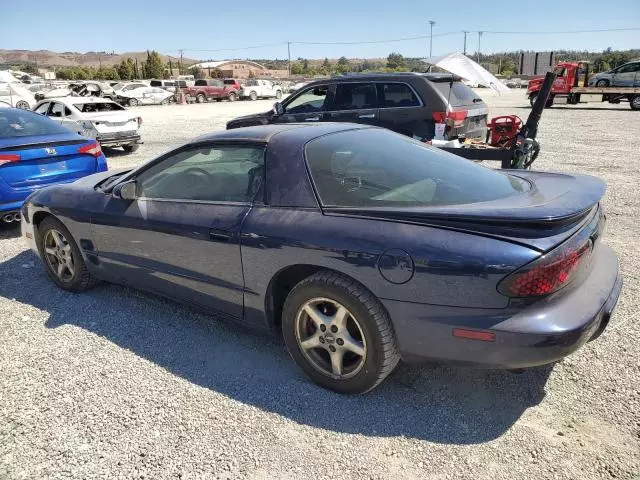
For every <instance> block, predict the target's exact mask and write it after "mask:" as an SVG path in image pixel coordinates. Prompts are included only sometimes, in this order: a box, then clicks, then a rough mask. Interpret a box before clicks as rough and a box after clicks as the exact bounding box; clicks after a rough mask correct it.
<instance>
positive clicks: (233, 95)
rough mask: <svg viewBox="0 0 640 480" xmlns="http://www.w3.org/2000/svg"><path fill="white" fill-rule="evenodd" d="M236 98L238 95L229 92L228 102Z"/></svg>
mask: <svg viewBox="0 0 640 480" xmlns="http://www.w3.org/2000/svg"><path fill="white" fill-rule="evenodd" d="M237 99H238V95H236V94H235V93H234V92H231V93H230V94H229V101H230V102H235V101H236V100H237Z"/></svg>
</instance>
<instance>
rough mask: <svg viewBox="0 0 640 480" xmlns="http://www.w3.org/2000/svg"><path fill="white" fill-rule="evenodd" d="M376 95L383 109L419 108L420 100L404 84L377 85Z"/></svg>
mask: <svg viewBox="0 0 640 480" xmlns="http://www.w3.org/2000/svg"><path fill="white" fill-rule="evenodd" d="M378 93H379V96H380V106H381V107H383V108H392V107H419V106H420V100H418V97H417V96H416V94H415V93H414V92H413V90H412V89H411V87H410V86H409V85H407V84H406V83H381V84H378Z"/></svg>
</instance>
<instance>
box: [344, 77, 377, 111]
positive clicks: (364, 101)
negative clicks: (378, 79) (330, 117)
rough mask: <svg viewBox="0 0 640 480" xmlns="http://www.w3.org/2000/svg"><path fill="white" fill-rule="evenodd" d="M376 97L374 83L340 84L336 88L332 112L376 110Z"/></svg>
mask: <svg viewBox="0 0 640 480" xmlns="http://www.w3.org/2000/svg"><path fill="white" fill-rule="evenodd" d="M377 106H378V96H377V93H376V85H375V84H374V83H341V84H338V85H337V86H336V96H335V100H334V107H333V109H334V110H359V109H363V108H376V107H377Z"/></svg>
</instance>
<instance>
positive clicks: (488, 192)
mask: <svg viewBox="0 0 640 480" xmlns="http://www.w3.org/2000/svg"><path fill="white" fill-rule="evenodd" d="M305 153H306V158H307V163H308V165H309V170H310V172H311V176H312V178H313V182H314V183H315V186H316V190H317V192H318V195H319V197H320V201H321V202H322V204H323V205H325V206H338V207H394V206H398V207H401V206H443V205H458V204H467V203H476V202H487V201H491V200H496V199H499V198H503V197H507V196H509V195H514V194H515V193H517V192H522V191H524V190H525V189H527V188H528V187H527V184H526V183H524V181H521V180H519V179H517V178H516V177H512V176H510V175H507V174H504V173H501V172H498V171H496V170H491V169H489V168H485V167H481V166H479V165H477V164H475V163H473V162H471V161H469V160H465V159H464V158H461V157H458V156H457V155H453V154H447V153H444V152H441V151H439V150H437V149H435V148H433V147H428V146H426V145H424V144H422V143H419V142H417V141H415V140H413V139H410V138H408V137H405V136H403V135H399V134H396V133H393V132H390V131H387V130H382V129H366V130H351V131H348V132H339V133H335V134H332V135H326V136H323V137H320V138H317V139H315V140H312V141H311V142H309V143H308V144H307V146H306V151H305Z"/></svg>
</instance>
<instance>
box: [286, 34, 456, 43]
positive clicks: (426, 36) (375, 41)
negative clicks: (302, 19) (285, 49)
mask: <svg viewBox="0 0 640 480" xmlns="http://www.w3.org/2000/svg"><path fill="white" fill-rule="evenodd" d="M458 33H460V32H447V33H438V34H435V35H433V36H434V37H445V36H447V35H457V34H458ZM429 38H430V35H418V36H416V37H405V38H392V39H387V40H369V41H352V42H291V43H292V44H294V45H371V44H374V43H391V42H408V41H411V40H426V39H429Z"/></svg>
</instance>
